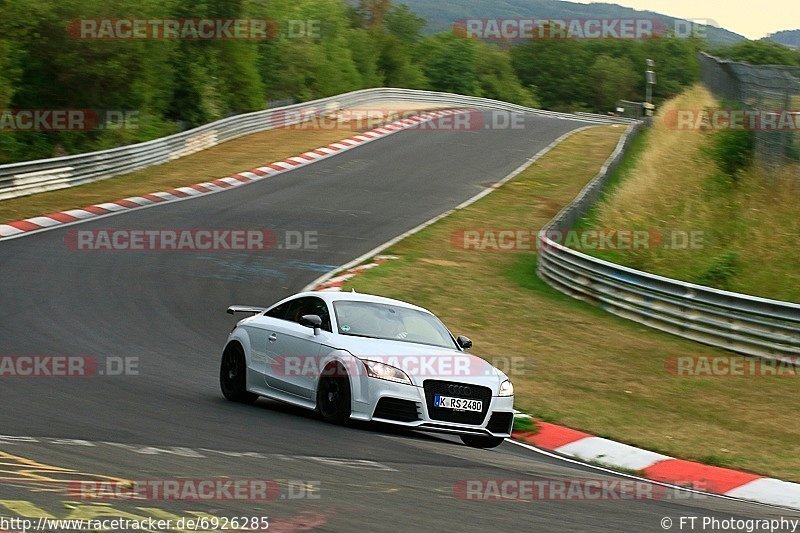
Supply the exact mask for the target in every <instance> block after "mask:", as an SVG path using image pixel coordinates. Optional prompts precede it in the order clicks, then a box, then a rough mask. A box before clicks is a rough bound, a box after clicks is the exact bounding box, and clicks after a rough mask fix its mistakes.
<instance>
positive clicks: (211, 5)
mask: <svg viewBox="0 0 800 533" xmlns="http://www.w3.org/2000/svg"><path fill="white" fill-rule="evenodd" d="M126 17H135V18H139V19H168V18H268V19H272V20H273V21H277V22H278V23H279V24H282V25H284V26H285V24H286V21H306V20H314V21H320V22H321V30H322V32H321V35H306V36H299V37H298V36H297V35H294V36H286V35H281V36H279V37H277V38H273V39H267V40H262V41H236V40H211V41H202V40H199V41H198V40H164V39H133V40H113V39H112V40H102V39H101V40H87V39H77V38H75V37H74V36H72V35H70V33H69V32H68V31H67V28H68V26H69V23H70V21H77V20H79V19H84V18H98V19H114V18H126ZM0 20H3V22H4V24H5V25H4V33H3V35H2V36H0V109H42V110H48V109H95V110H101V111H102V110H113V111H125V112H134V113H136V114H137V115H138V122H137V127H136V128H123V129H97V130H94V131H88V132H63V131H49V132H8V131H6V132H0V163H6V162H11V161H18V160H26V159H34V158H44V157H52V156H54V155H63V154H64V153H76V152H85V151H90V150H97V149H103V148H108V147H113V146H119V145H124V144H130V143H134V142H139V141H143V140H148V139H152V138H154V137H158V136H162V135H166V134H170V133H174V132H177V131H181V130H184V129H187V128H191V127H194V126H197V125H200V124H204V123H207V122H210V121H213V120H217V119H219V118H222V117H226V116H230V115H233V114H238V113H244V112H248V111H253V110H257V109H261V108H263V106H264V103H265V102H267V101H274V100H282V99H287V98H291V99H294V100H297V101H306V100H311V99H314V98H320V97H324V96H329V95H334V94H338V93H342V92H347V91H352V90H355V89H360V88H365V87H379V86H390V87H407V88H417V89H433V90H440V91H448V92H455V93H462V94H467V95H474V96H485V97H487V98H494V99H498V100H504V101H509V102H514V103H518V104H522V105H526V106H532V107H539V106H542V107H546V108H550V109H556V110H567V111H574V110H577V109H587V110H595V111H606V110H608V109H609V108H610V107H611V106H613V103H614V102H615V101H616V100H617V99H619V98H634V97H635V96H636V95H638V94H640V93H642V92H643V90H644V82H643V70H644V68H643V65H644V60H645V59H646V58H648V57H651V58H653V59H656V61H657V63H658V67H659V72H663V73H664V74H663V75H662V77H661V78H660V80H659V85H658V86H657V88H656V96H657V97H665V96H669V95H670V94H674V92H677V91H678V90H679V89H680V88H681V87H684V86H685V85H686V84H688V83H691V82H693V81H694V80H696V79H697V74H696V72H695V71H694V70H693V68H694V67H693V66H692V65H693V64H694V57H693V51H694V49H696V44H692V43H691V40H682V41H679V40H677V39H661V40H655V41H652V42H645V43H634V42H623V41H592V42H587V41H582V42H581V41H565V40H549V41H537V42H532V43H526V44H524V45H522V46H518V47H514V48H513V49H512V50H511V51H509V50H506V49H504V48H501V47H498V46H495V45H494V44H489V43H485V42H481V41H474V40H468V39H463V38H459V37H458V36H456V35H455V34H454V33H453V32H452V31H447V32H445V33H442V34H439V35H434V36H429V37H423V31H424V29H425V26H426V21H425V20H424V19H422V18H421V17H419V16H418V15H417V14H415V13H414V12H413V11H412V10H411V9H409V8H408V7H407V6H406V5H404V4H397V5H392V2H391V0H359V1H358V2H352V1H350V2H348V1H346V0H269V1H268V2H267V1H263V0H115V1H114V2H109V1H108V0H59V1H57V2H54V1H52V0H0ZM687 65H689V67H687Z"/></svg>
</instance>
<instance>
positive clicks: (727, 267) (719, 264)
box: [697, 250, 739, 289]
mask: <svg viewBox="0 0 800 533" xmlns="http://www.w3.org/2000/svg"><path fill="white" fill-rule="evenodd" d="M738 261H739V254H737V253H736V252H735V251H731V250H729V251H726V252H725V253H723V254H720V255H719V256H718V257H715V258H714V261H713V262H712V264H711V266H710V267H709V268H708V270H707V271H706V272H704V273H703V274H702V275H700V276H699V277H698V278H697V283H699V284H700V285H707V286H709V287H716V288H718V289H726V288H728V287H729V285H730V283H729V282H730V280H731V279H733V278H734V277H735V276H736V271H737V268H738Z"/></svg>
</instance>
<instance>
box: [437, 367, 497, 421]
mask: <svg viewBox="0 0 800 533" xmlns="http://www.w3.org/2000/svg"><path fill="white" fill-rule="evenodd" d="M451 386H454V387H456V388H457V389H456V392H451V391H450V390H448V389H450V387H451ZM423 388H424V389H425V403H426V405H427V406H428V415H429V416H430V417H431V418H432V419H433V420H442V421H443V422H453V423H455V424H470V425H475V426H479V425H481V424H482V423H483V421H484V420H485V419H486V413H487V412H488V411H489V404H490V403H491V402H492V390H491V389H489V388H488V387H481V386H480V385H471V384H469V383H455V382H452V381H438V380H433V379H426V380H425V382H424V383H423ZM459 388H460V389H459ZM437 394H438V395H440V396H453V397H456V398H468V399H470V400H481V401H482V402H483V410H482V411H481V412H480V413H478V412H473V411H454V410H453V409H441V408H439V407H434V406H433V402H434V397H435V396H436V395H437Z"/></svg>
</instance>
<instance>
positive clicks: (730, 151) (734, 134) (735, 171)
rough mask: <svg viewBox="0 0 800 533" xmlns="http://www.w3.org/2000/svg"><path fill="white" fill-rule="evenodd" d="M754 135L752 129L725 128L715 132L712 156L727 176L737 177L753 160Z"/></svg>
mask: <svg viewBox="0 0 800 533" xmlns="http://www.w3.org/2000/svg"><path fill="white" fill-rule="evenodd" d="M754 142H755V141H754V137H753V132H752V131H750V130H745V129H742V130H723V131H718V132H716V133H714V137H713V141H712V145H711V156H712V157H713V158H714V161H715V162H716V164H717V167H718V168H719V169H720V171H722V172H723V173H724V174H725V175H726V176H729V177H731V178H733V179H736V178H737V176H738V175H739V173H740V172H741V171H742V170H745V169H746V168H747V167H749V166H750V163H751V162H752V161H753V152H754Z"/></svg>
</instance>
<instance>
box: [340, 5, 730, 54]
mask: <svg viewBox="0 0 800 533" xmlns="http://www.w3.org/2000/svg"><path fill="white" fill-rule="evenodd" d="M351 1H352V0H351ZM398 2H399V3H404V4H406V5H408V7H410V8H411V9H412V10H413V11H414V12H415V13H417V14H418V15H419V16H421V17H423V18H425V19H426V20H427V21H428V26H427V28H426V31H428V32H431V33H435V32H439V31H446V30H448V29H450V28H452V26H453V22H455V21H457V20H461V19H465V18H526V17H527V18H531V17H536V18H560V19H564V18H595V17H608V18H636V17H638V18H658V19H661V20H662V21H664V23H665V24H666V25H667V27H668V28H672V27H674V23H675V21H676V20H681V19H676V18H674V17H669V16H667V15H663V14H661V13H655V12H652V11H639V10H636V9H631V8H627V7H622V6H619V5H616V4H577V3H574V2H563V1H561V0H398ZM707 32H708V40H709V42H711V43H712V44H715V45H725V44H732V43H735V42H738V41H741V40H743V39H744V37H743V36H741V35H739V34H738V33H733V32H731V31H728V30H726V29H724V28H714V27H711V26H708V27H707Z"/></svg>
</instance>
